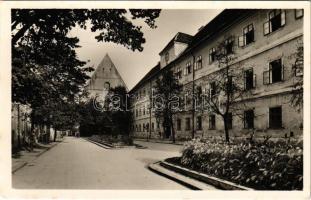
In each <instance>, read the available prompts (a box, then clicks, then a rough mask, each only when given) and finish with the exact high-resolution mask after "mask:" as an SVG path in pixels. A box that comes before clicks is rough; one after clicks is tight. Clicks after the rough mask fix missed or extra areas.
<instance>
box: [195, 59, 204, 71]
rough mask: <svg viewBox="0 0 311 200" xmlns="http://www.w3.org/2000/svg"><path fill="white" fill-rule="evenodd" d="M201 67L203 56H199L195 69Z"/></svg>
mask: <svg viewBox="0 0 311 200" xmlns="http://www.w3.org/2000/svg"><path fill="white" fill-rule="evenodd" d="M201 68H202V56H198V57H197V62H196V65H195V66H194V70H199V69H201Z"/></svg>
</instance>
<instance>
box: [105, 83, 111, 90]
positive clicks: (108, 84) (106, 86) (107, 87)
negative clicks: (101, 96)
mask: <svg viewBox="0 0 311 200" xmlns="http://www.w3.org/2000/svg"><path fill="white" fill-rule="evenodd" d="M104 88H105V90H107V91H108V90H109V89H110V83H109V82H105V84H104Z"/></svg>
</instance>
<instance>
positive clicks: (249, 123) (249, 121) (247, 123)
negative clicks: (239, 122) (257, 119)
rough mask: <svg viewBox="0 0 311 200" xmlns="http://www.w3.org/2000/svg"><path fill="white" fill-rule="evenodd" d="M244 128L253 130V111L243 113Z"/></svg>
mask: <svg viewBox="0 0 311 200" xmlns="http://www.w3.org/2000/svg"><path fill="white" fill-rule="evenodd" d="M244 128H248V129H251V128H254V110H246V111H244Z"/></svg>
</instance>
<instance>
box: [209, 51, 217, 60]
mask: <svg viewBox="0 0 311 200" xmlns="http://www.w3.org/2000/svg"><path fill="white" fill-rule="evenodd" d="M215 60H216V48H211V49H210V50H209V62H210V63H212V62H214V61H215Z"/></svg>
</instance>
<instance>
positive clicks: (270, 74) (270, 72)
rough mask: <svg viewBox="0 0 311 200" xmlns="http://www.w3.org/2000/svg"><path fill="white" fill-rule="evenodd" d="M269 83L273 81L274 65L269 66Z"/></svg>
mask: <svg viewBox="0 0 311 200" xmlns="http://www.w3.org/2000/svg"><path fill="white" fill-rule="evenodd" d="M269 83H272V67H271V66H270V67H269Z"/></svg>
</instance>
